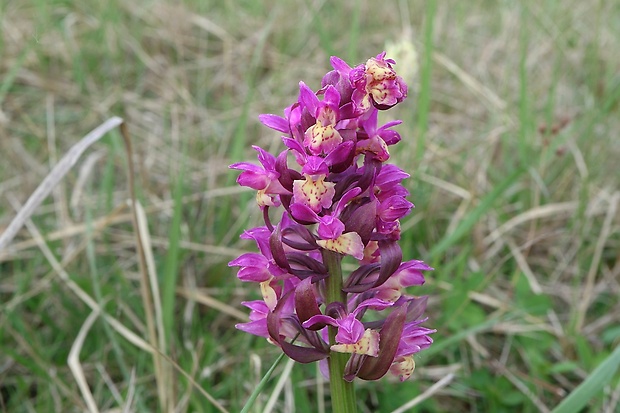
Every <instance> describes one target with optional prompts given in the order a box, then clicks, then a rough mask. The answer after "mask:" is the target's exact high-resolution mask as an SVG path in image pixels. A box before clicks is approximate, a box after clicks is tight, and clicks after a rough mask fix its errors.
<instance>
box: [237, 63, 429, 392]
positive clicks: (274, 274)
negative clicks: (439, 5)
mask: <svg viewBox="0 0 620 413" xmlns="http://www.w3.org/2000/svg"><path fill="white" fill-rule="evenodd" d="M331 64H332V66H333V68H334V70H332V71H330V72H329V73H327V74H326V75H325V76H324V77H323V79H322V82H321V89H319V90H318V91H317V92H316V93H315V92H313V91H312V90H311V89H310V88H309V87H308V86H307V85H306V84H304V83H303V82H300V84H299V98H298V100H297V102H295V103H294V104H293V105H291V106H289V107H288V108H286V109H285V111H284V117H280V116H276V115H270V114H266V115H261V116H260V117H259V119H260V121H261V122H262V123H263V124H265V125H266V126H268V127H270V128H272V129H275V130H276V131H278V132H281V133H283V134H284V136H283V137H282V141H283V142H284V145H285V146H286V149H285V150H284V151H282V152H281V153H280V154H279V155H278V156H277V157H276V156H274V155H272V154H270V153H268V152H266V151H265V150H263V149H262V148H260V147H257V146H254V149H255V150H256V151H257V152H258V160H259V161H260V165H255V164H252V163H246V162H241V163H236V164H233V165H231V166H230V167H231V168H233V169H238V170H241V171H243V172H241V174H240V175H239V177H238V180H237V182H238V183H239V184H240V185H242V186H247V187H250V188H253V189H255V190H256V191H257V194H256V201H257V203H258V205H259V206H260V208H261V210H262V212H263V217H264V221H265V225H264V226H260V227H257V228H253V229H250V230H247V231H245V232H244V233H243V234H242V235H241V238H244V239H253V240H254V241H255V242H256V244H257V246H258V249H259V250H260V253H246V254H243V255H241V256H240V257H239V258H237V259H235V260H233V261H231V262H230V263H229V265H230V266H238V267H240V269H239V272H238V278H239V279H240V280H241V281H247V282H256V283H259V284H260V290H261V293H262V300H256V301H249V302H244V303H243V305H245V306H246V307H248V308H249V309H250V310H251V313H250V322H247V323H242V324H238V325H237V326H236V327H237V328H238V329H240V330H243V331H246V332H248V333H251V334H254V335H257V336H261V337H265V338H267V339H268V340H269V341H270V342H272V343H273V344H276V345H277V346H279V347H280V348H281V349H282V350H283V351H284V353H285V354H286V355H288V356H289V357H291V358H292V359H294V360H296V361H299V362H302V363H309V362H314V361H317V360H322V361H323V363H324V362H325V360H327V359H328V358H329V357H330V353H331V352H339V353H349V354H350V357H349V359H348V362H347V364H346V367H345V369H344V379H345V380H347V381H352V380H353V379H354V378H355V377H360V378H361V379H365V380H377V379H379V378H381V377H383V376H384V375H385V374H386V373H387V372H388V371H390V372H391V373H393V374H395V375H396V376H398V377H399V378H400V379H401V380H406V379H407V378H408V377H409V376H410V375H411V373H412V372H413V369H414V367H415V362H414V359H413V355H414V354H415V353H417V352H419V351H420V350H423V349H425V348H427V347H429V346H430V344H431V343H432V339H431V338H430V337H429V334H430V333H433V332H434V331H435V330H430V329H428V328H425V327H422V326H421V325H420V324H421V323H422V322H424V321H425V320H426V319H425V318H422V315H423V313H424V310H425V309H426V303H427V297H426V296H422V297H417V296H411V295H408V294H407V293H406V291H405V289H406V288H407V287H410V286H414V285H415V286H417V285H421V284H423V283H424V276H423V275H422V271H425V270H432V268H430V267H429V266H428V265H426V264H425V263H424V262H422V261H418V260H411V261H406V262H402V251H401V249H400V247H399V245H398V240H399V239H400V219H401V218H403V217H404V216H406V215H407V214H409V212H410V211H411V209H412V208H413V204H412V203H411V202H409V201H407V200H406V198H405V197H406V196H407V195H409V192H408V191H407V190H406V189H405V188H404V187H403V185H402V184H401V182H402V181H403V179H405V178H407V177H408V176H409V175H408V174H407V173H405V172H404V171H403V170H401V169H400V168H398V167H396V166H395V165H392V164H388V163H386V161H388V160H389V158H390V153H389V151H388V147H389V146H391V145H394V144H396V143H398V142H399V141H400V140H401V137H400V135H399V133H398V132H396V131H395V130H394V129H392V128H393V127H394V126H396V125H398V124H400V123H401V122H400V121H393V122H389V123H387V124H385V125H383V126H378V112H379V111H380V110H386V109H389V108H391V107H393V106H394V105H396V104H398V103H400V102H401V101H402V100H403V99H405V97H406V96H407V85H406V84H405V82H404V81H403V79H402V78H401V77H400V76H397V75H396V72H395V71H394V69H393V65H394V64H395V62H394V61H393V60H391V59H386V58H385V52H384V53H381V54H379V55H377V56H376V57H374V58H370V59H368V61H367V62H366V63H365V64H362V65H359V66H356V67H354V68H351V67H350V66H349V65H347V63H345V62H344V61H343V60H341V59H339V58H337V57H332V58H331ZM289 154H292V158H294V161H295V163H296V164H297V165H296V167H295V168H291V167H289ZM275 207H282V208H281V209H282V215H281V218H280V220H279V222H278V223H275V222H273V221H272V218H271V215H273V212H271V213H270V209H271V211H273V208H275ZM345 256H350V257H352V258H348V260H350V261H352V262H354V263H356V269H355V270H353V271H352V272H350V273H349V274H348V276H346V277H344V279H342V281H340V283H339V284H337V285H338V289H339V290H338V293H339V294H338V297H339V299H336V300H333V299H332V300H329V299H328V296H329V294H328V293H327V290H328V289H329V288H330V287H329V283H330V281H331V280H330V277H341V278H342V273H341V267H340V263H341V260H342V258H343V257H345ZM334 263H336V264H337V266H336V267H335V266H334ZM334 268H335V269H336V270H335V271H334ZM382 312H384V313H387V314H388V315H387V316H385V315H382ZM330 328H331V331H332V332H333V333H332V334H331V336H330V334H329V333H328V330H329V329H330ZM323 367H324V365H322V371H324V372H325V368H323Z"/></svg>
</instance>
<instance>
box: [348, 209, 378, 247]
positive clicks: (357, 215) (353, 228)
mask: <svg viewBox="0 0 620 413" xmlns="http://www.w3.org/2000/svg"><path fill="white" fill-rule="evenodd" d="M347 210H350V213H348V214H346V218H345V216H344V215H345V214H344V212H347ZM376 215H377V203H376V202H375V201H374V200H370V199H366V201H365V203H363V204H361V205H354V206H353V207H351V206H349V207H347V208H346V209H345V211H343V217H342V218H341V219H342V221H343V222H344V225H345V228H346V230H345V231H346V232H357V233H358V234H359V236H360V237H361V238H362V243H363V244H364V245H366V244H368V241H369V240H370V236H371V234H372V231H373V230H374V228H375V217H376Z"/></svg>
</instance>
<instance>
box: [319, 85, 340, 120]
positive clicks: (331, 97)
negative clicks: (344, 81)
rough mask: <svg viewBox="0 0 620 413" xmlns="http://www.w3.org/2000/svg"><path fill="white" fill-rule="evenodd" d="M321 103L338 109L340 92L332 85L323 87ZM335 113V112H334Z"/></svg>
mask: <svg viewBox="0 0 620 413" xmlns="http://www.w3.org/2000/svg"><path fill="white" fill-rule="evenodd" d="M323 104H326V105H328V106H330V107H332V108H334V109H336V110H337V109H338V106H340V93H338V91H337V90H336V88H335V87H333V86H331V85H330V86H327V88H326V89H325V96H324V97H323ZM336 113H337V112H336Z"/></svg>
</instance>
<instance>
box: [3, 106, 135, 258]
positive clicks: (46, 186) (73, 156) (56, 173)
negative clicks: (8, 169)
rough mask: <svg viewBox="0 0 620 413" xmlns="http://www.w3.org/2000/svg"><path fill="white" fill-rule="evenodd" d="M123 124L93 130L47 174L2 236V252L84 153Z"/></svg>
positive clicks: (114, 121) (110, 123)
mask: <svg viewBox="0 0 620 413" xmlns="http://www.w3.org/2000/svg"><path fill="white" fill-rule="evenodd" d="M122 124H123V119H121V118H119V117H113V118H110V119H108V120H107V121H105V122H104V123H102V124H101V125H99V126H98V127H97V128H95V129H93V130H92V131H91V132H90V133H89V134H88V135H86V136H84V137H83V138H82V139H81V140H80V141H79V142H78V143H76V144H75V145H73V146H72V147H71V149H69V151H68V152H67V153H66V154H65V156H63V157H62V159H61V160H60V161H59V162H58V163H57V164H56V166H54V168H53V169H52V170H51V171H50V172H49V173H48V174H47V176H46V177H45V179H43V181H42V182H41V183H40V184H39V186H38V187H37V189H36V190H35V191H34V192H33V193H32V195H30V198H28V201H26V203H25V204H24V206H23V207H21V208H20V210H19V211H18V213H17V215H16V216H15V218H14V219H13V221H11V223H10V224H9V226H8V227H7V229H6V230H5V231H4V232H3V233H2V235H0V251H1V250H3V249H4V248H6V246H7V245H9V242H11V240H12V239H13V237H15V234H17V232H18V231H19V230H20V229H21V227H22V226H23V225H24V223H25V222H26V220H27V219H28V218H29V217H30V216H31V215H32V213H33V212H34V210H35V209H36V208H37V207H38V206H39V205H41V202H43V200H44V199H45V198H47V196H48V195H49V194H50V192H51V191H52V190H53V189H54V187H56V185H58V183H59V182H60V180H61V179H62V178H63V177H64V176H65V175H66V174H67V172H69V170H71V168H72V167H73V165H75V163H76V162H77V160H78V159H79V158H80V156H81V155H82V153H84V151H85V150H86V149H87V148H88V147H89V146H90V145H92V144H93V143H95V142H97V141H98V140H99V139H101V138H102V137H103V136H104V135H105V134H106V133H108V132H109V131H110V130H112V129H114V128H116V127H118V126H119V125H122Z"/></svg>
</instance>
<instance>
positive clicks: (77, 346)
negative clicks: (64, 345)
mask: <svg viewBox="0 0 620 413" xmlns="http://www.w3.org/2000/svg"><path fill="white" fill-rule="evenodd" d="M97 317H99V312H98V311H92V312H91V313H90V315H89V316H88V318H86V321H84V324H82V328H80V332H79V333H78V335H77V337H76V338H75V341H74V342H73V345H72V346H71V351H70V352H69V358H68V359H67V364H69V368H70V369H71V373H73V377H75V381H76V382H77V385H78V387H79V388H80V392H82V397H83V398H84V401H85V402H86V406H88V410H89V411H90V412H91V413H99V408H97V404H96V403H95V398H94V397H93V393H92V392H91V391H90V387H89V386H88V382H87V381H86V376H84V369H83V368H82V364H81V363H80V351H81V350H82V346H83V345H84V339H85V338H86V335H87V334H88V332H89V331H90V329H91V327H92V326H93V324H94V323H95V320H96V319H97Z"/></svg>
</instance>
